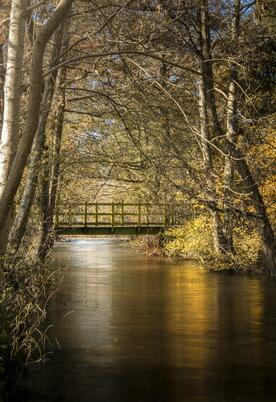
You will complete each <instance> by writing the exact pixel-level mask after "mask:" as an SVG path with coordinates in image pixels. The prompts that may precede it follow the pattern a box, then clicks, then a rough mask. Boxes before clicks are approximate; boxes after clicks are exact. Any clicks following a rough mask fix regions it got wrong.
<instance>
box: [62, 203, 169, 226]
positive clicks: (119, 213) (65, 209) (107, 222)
mask: <svg viewBox="0 0 276 402" xmlns="http://www.w3.org/2000/svg"><path fill="white" fill-rule="evenodd" d="M174 223H175V211H174V208H173V207H172V206H168V205H167V204H164V203H160V204H152V203H143V202H138V203H130V202H129V203H125V202H123V201H122V202H109V203H108V202H105V203H98V202H93V203H88V202H85V203H80V204H60V205H59V206H58V207H57V208H56V214H55V225H56V226H57V227H64V226H74V227H80V226H81V227H85V228H86V227H93V226H111V227H115V226H138V227H139V226H170V225H173V224H174Z"/></svg>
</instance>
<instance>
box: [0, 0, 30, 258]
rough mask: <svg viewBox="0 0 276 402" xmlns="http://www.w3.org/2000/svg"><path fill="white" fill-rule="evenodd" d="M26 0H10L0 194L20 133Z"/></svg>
mask: <svg viewBox="0 0 276 402" xmlns="http://www.w3.org/2000/svg"><path fill="white" fill-rule="evenodd" d="M28 4H29V0H13V1H12V4H11V13H10V26H9V36H8V54H7V66H6V74H5V84H4V109H3V118H2V119H1V120H2V130H1V142H0V197H1V196H4V191H5V189H6V185H7V181H8V176H9V173H10V168H11V164H12V162H13V159H14V155H15V153H16V150H17V144H18V137H19V119H20V104H21V96H20V94H21V93H22V67H23V54H24V42H25V38H24V37H25V19H26V11H27V7H28ZM12 206H13V200H10V203H9V205H8V206H7V208H6V211H5V216H4V219H3V220H2V221H1V229H0V255H2V254H5V251H6V247H7V242H8V234H9V230H10V226H11V222H12Z"/></svg>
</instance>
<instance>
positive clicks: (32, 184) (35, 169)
mask: <svg viewBox="0 0 276 402" xmlns="http://www.w3.org/2000/svg"><path fill="white" fill-rule="evenodd" d="M62 30H63V27H62V26H60V29H59V30H58V31H57V32H56V34H55V39H54V41H53V44H52V49H51V55H50V63H49V66H50V68H51V67H53V66H54V64H55V62H56V60H57V58H58V55H59V54H60V49H61V43H62ZM57 71H58V70H55V72H54V73H53V74H51V75H49V76H48V77H47V78H46V80H45V83H44V91H43V96H42V101H41V106H40V117H39V123H38V128H37V131H36V135H35V138H34V143H33V147H32V153H31V158H30V163H29V170H28V175H27V179H26V183H25V186H24V191H23V195H22V197H21V200H20V204H19V206H18V211H17V214H16V217H15V220H14V222H13V225H12V229H11V231H10V235H9V249H10V250H11V252H12V253H15V252H16V251H17V250H18V248H19V246H20V244H21V241H22V238H23V236H24V234H25V232H26V227H27V223H28V219H29V215H30V211H31V208H32V205H33V200H34V196H35V192H36V187H37V181H38V174H39V170H40V165H41V159H42V155H43V150H44V147H45V139H46V135H45V130H46V124H47V119H48V115H49V113H50V109H51V104H52V98H53V93H54V88H55V81H56V76H57Z"/></svg>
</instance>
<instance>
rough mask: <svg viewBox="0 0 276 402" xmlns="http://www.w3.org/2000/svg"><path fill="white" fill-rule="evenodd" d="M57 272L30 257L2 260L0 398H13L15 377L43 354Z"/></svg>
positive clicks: (0, 274) (17, 377) (0, 291)
mask: <svg viewBox="0 0 276 402" xmlns="http://www.w3.org/2000/svg"><path fill="white" fill-rule="evenodd" d="M59 278H60V276H59V274H58V272H57V271H56V272H54V271H53V270H52V269H51V268H50V267H49V266H47V265H45V264H41V263H39V262H37V261H35V260H33V259H30V258H29V259H27V258H16V259H15V258H9V259H6V261H5V264H4V266H3V267H2V270H1V272H0V401H6V400H13V398H14V392H15V389H16V383H17V380H18V379H19V378H20V377H21V376H22V375H24V374H25V373H26V369H27V366H28V365H29V364H31V363H32V362H34V361H39V360H41V359H42V357H43V350H44V346H45V342H46V340H47V329H46V330H42V323H43V321H44V319H45V317H46V306H47V303H48V301H49V298H50V297H51V295H53V293H55V291H56V289H57V285H58V283H59Z"/></svg>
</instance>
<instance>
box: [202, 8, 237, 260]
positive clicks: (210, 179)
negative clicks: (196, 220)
mask: <svg viewBox="0 0 276 402" xmlns="http://www.w3.org/2000/svg"><path fill="white" fill-rule="evenodd" d="M206 4H207V2H206V1H205V0H203V1H202V5H201V10H200V28H201V31H200V40H201V53H202V60H200V69H199V73H200V78H199V117H200V134H201V145H202V154H203V162H204V168H205V174H206V184H207V188H206V190H205V192H206V195H207V199H208V201H207V205H208V209H209V211H210V213H211V216H212V219H213V236H214V248H215V251H216V253H217V254H225V253H229V252H232V251H233V249H232V247H231V246H232V245H230V244H229V243H228V241H227V238H226V236H225V233H224V227H223V222H222V220H221V217H220V213H219V212H218V211H217V208H216V199H217V196H216V188H215V182H214V172H213V160H212V159H213V157H212V153H213V152H212V147H211V145H210V142H209V141H210V139H211V135H210V130H209V127H210V124H209V116H208V108H209V109H210V110H211V113H216V112H214V110H215V109H216V104H215V99H213V97H212V96H211V93H212V91H213V73H212V67H211V66H210V64H209V62H208V60H209V59H210V37H209V29H208V26H209V25H208V14H207V13H206ZM208 106H209V107H208Z"/></svg>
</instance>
